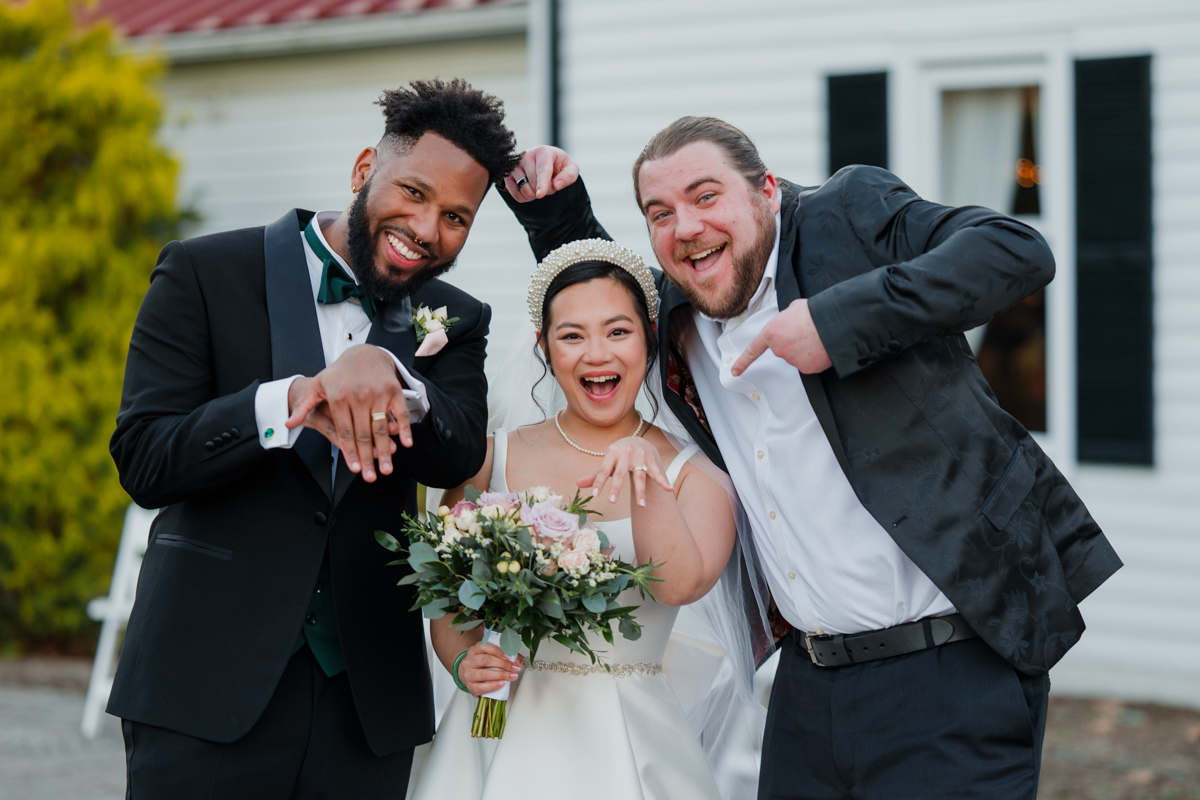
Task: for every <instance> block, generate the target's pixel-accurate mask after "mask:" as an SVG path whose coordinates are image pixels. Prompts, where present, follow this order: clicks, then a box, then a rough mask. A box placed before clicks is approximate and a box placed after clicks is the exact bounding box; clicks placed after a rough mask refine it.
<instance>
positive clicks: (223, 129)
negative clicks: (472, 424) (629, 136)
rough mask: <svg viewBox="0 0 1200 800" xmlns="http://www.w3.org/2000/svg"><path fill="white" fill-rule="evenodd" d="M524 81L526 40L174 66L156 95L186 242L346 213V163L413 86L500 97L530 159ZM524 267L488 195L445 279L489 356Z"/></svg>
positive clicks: (520, 238) (513, 236)
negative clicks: (466, 86)
mask: <svg viewBox="0 0 1200 800" xmlns="http://www.w3.org/2000/svg"><path fill="white" fill-rule="evenodd" d="M526 74H527V69H526V51H525V37H524V36H523V35H509V36H496V37H485V38H478V39H466V40H458V41H439V42H430V43H422V44H404V45H399V46H395V47H377V48H373V49H367V50H342V51H339V52H333V53H309V54H305V55H295V56H279V57H272V58H256V59H244V60H222V61H207V62H199V63H184V64H178V65H176V66H174V67H172V68H171V69H170V71H169V72H168V74H167V75H166V77H165V78H164V80H163V84H162V91H163V94H164V96H165V98H166V101H167V115H166V124H165V126H164V129H163V132H162V136H163V138H164V140H165V141H166V142H167V144H168V145H169V146H170V147H171V148H172V149H173V150H174V152H175V153H176V154H178V156H179V157H180V159H181V161H182V164H183V174H182V178H181V189H180V194H181V198H182V200H183V202H185V203H190V204H191V205H192V207H193V208H194V209H195V210H196V211H197V212H198V213H199V215H200V222H199V224H198V225H197V226H196V227H195V228H194V229H193V230H192V231H190V233H193V234H202V233H211V232H213V231H222V230H229V229H233V228H241V227H247V226H253V225H263V224H265V223H269V222H271V221H273V220H275V219H277V218H278V217H279V216H280V215H281V214H283V213H284V212H286V211H287V210H288V209H290V208H293V207H300V208H309V209H323V208H345V207H346V206H347V205H349V203H350V202H351V200H352V195H351V193H350V171H351V168H352V166H353V164H354V159H355V158H356V157H357V155H358V153H359V152H360V151H361V150H362V149H363V148H364V147H369V146H372V145H374V144H375V143H376V142H378V141H379V138H380V136H381V135H382V133H383V115H382V109H381V108H380V107H379V106H377V105H375V104H374V103H375V101H376V100H378V99H379V96H380V94H381V92H382V90H383V89H386V88H395V87H397V86H400V85H402V84H406V83H407V82H408V81H411V80H414V79H417V78H433V77H441V78H452V77H462V78H465V79H467V80H468V81H469V82H470V83H471V84H472V85H474V86H476V87H477V88H480V89H483V90H485V91H488V92H491V93H492V94H495V95H496V96H498V97H500V98H501V99H503V100H504V102H505V108H506V110H507V112H508V117H507V120H508V122H509V124H510V125H511V126H512V128H513V130H514V131H515V132H516V134H517V137H518V140H519V142H520V144H521V146H522V147H528V146H530V145H531V144H533V142H531V141H530V138H531V134H530V133H529V129H530V124H531V123H530V120H531V117H532V112H531V109H530V107H529V102H528V99H527V98H528V94H529V91H528V81H527V78H526ZM532 267H533V257H532V256H531V255H530V252H529V246H528V244H527V242H526V239H525V236H524V233H523V232H522V230H521V228H520V226H519V225H518V224H517V223H516V222H515V220H514V219H513V217H512V214H511V213H509V211H508V209H507V208H506V207H505V206H504V203H503V202H502V201H501V200H500V199H499V198H498V197H497V196H496V195H495V192H494V191H489V192H488V196H487V199H486V200H485V201H484V204H483V207H482V208H481V209H480V212H479V216H478V218H477V220H476V224H475V226H474V227H473V229H472V231H471V235H470V238H469V239H468V242H467V245H466V247H465V248H464V249H463V251H462V254H461V256H460V257H459V260H458V265H457V267H456V268H455V269H454V270H453V271H451V272H450V273H449V274H448V275H447V279H448V280H449V281H450V282H452V283H454V284H456V285H458V286H460V287H462V288H464V289H465V290H467V291H468V292H470V293H471V294H473V295H474V296H476V297H478V298H480V299H482V300H484V301H486V302H488V303H490V304H491V305H492V311H493V321H492V336H491V337H490V338H491V345H490V354H494V353H497V352H498V353H499V355H500V357H501V358H502V357H503V355H504V352H505V349H504V344H505V343H506V342H507V341H508V340H509V338H510V337H511V334H512V332H513V331H514V330H515V328H516V325H517V323H518V322H519V321H520V319H521V312H522V309H523V308H524V291H525V280H524V276H526V275H528V274H529V272H530V270H531V269H532ZM494 361H498V359H494Z"/></svg>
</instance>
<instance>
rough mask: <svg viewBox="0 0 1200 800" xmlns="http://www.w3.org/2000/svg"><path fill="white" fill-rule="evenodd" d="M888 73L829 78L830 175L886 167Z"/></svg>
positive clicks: (832, 76)
mask: <svg viewBox="0 0 1200 800" xmlns="http://www.w3.org/2000/svg"><path fill="white" fill-rule="evenodd" d="M887 156H888V128H887V73H886V72H875V73H871V74H868V75H830V76H829V174H830V175H832V174H833V173H835V172H837V171H838V170H839V169H841V168H842V167H845V166H848V165H850V164H868V165H870V166H873V167H883V168H884V169H887V165H888V159H887Z"/></svg>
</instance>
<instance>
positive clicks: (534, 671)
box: [410, 429, 720, 800]
mask: <svg viewBox="0 0 1200 800" xmlns="http://www.w3.org/2000/svg"><path fill="white" fill-rule="evenodd" d="M494 436H495V439H494V441H495V446H494V454H495V455H494V457H493V460H492V476H491V481H490V486H489V489H490V491H493V492H507V491H509V487H508V482H507V480H506V479H505V465H506V462H507V455H508V437H507V434H506V433H505V431H504V430H503V429H501V430H497V431H496V432H495V434H494ZM694 452H695V448H694V447H689V448H687V449H685V450H683V451H681V452H680V453H679V454H678V455H677V456H676V457H675V458H674V459H673V460H672V462H671V464H670V465H669V467H668V468H667V477H668V478H669V479H670V481H671V482H672V483H674V482H675V479H676V477H677V476H678V475H679V470H680V469H681V468H682V467H683V465H684V463H685V462H686V461H687V460H688V458H689V457H691V456H692V454H693V453H694ZM518 488H526V487H518ZM596 524H597V526H598V527H599V528H601V529H602V530H603V531H604V533H605V535H607V536H608V540H609V542H610V544H612V545H613V546H614V547H615V548H616V550H615V553H614V555H615V556H616V557H618V558H621V559H623V560H625V561H628V562H631V563H633V562H635V561H636V554H635V553H634V546H633V525H632V523H631V522H630V520H629V519H623V520H612V521H608V522H602V521H598V522H597V523H596ZM620 602H621V604H622V605H640V606H641V608H640V609H639V611H638V612H637V614H636V615H635V616H636V619H637V621H638V622H639V623H640V624H641V626H642V635H641V638H639V639H638V640H637V641H630V640H628V639H626V638H625V637H623V636H622V635H621V634H620V633H618V632H615V631H614V637H613V638H614V644H613V645H609V644H608V643H607V642H606V641H604V639H603V638H601V637H600V636H593V637H592V640H591V646H592V648H593V649H594V650H595V651H596V652H597V653H598V654H600V655H601V657H602V658H603V659H604V660H605V661H606V662H607V663H608V664H609V665H610V666H611V667H612V672H611V673H608V672H605V671H604V668H603V667H601V666H599V665H593V664H592V663H591V660H590V659H589V658H588V657H587V656H583V655H580V654H578V653H574V652H572V651H571V650H568V649H567V648H565V647H563V646H562V645H560V644H558V643H557V642H554V641H549V640H547V641H544V642H542V644H541V645H540V646H539V647H538V654H537V661H538V663H537V664H534V665H530V666H527V667H526V668H525V670H524V673H523V674H522V676H521V678H520V680H519V681H517V683H516V684H515V685H514V686H513V690H512V693H511V695H510V697H509V701H508V722H507V727H506V729H505V731H504V737H503V738H502V739H473V738H471V718H472V716H473V715H474V713H475V706H476V703H477V700H476V699H475V698H474V697H472V696H471V695H468V694H466V693H465V692H457V693H456V694H455V696H454V697H453V699H452V700H451V701H450V704H449V706H448V707H447V708H446V711H445V713H444V714H443V716H442V720H441V724H440V725H439V727H438V730H437V734H436V736H435V737H434V741H433V746H432V747H431V748H430V750H429V754H428V757H427V758H426V760H425V762H424V764H418V763H414V764H413V770H414V771H418V770H419V772H420V774H419V777H417V779H416V782H415V786H414V789H413V792H412V794H411V795H410V797H411V798H412V800H540V798H560V797H570V798H572V800H613V798H620V800H718V798H719V797H720V795H719V793H718V790H717V786H716V784H715V783H714V781H713V777H712V773H711V771H710V768H709V765H708V763H707V762H706V760H705V757H704V751H703V750H702V749H701V746H700V742H699V741H698V740H697V738H696V735H695V734H694V733H693V732H692V729H691V727H689V725H688V720H687V718H686V717H685V716H684V712H683V710H682V708H681V707H680V705H679V702H678V701H677V700H676V698H675V695H674V694H672V691H671V687H670V686H669V685H668V683H667V678H666V676H664V675H663V672H662V661H663V655H664V653H665V652H666V650H667V644H668V641H669V639H670V637H671V628H672V627H673V626H674V624H675V617H676V614H677V613H678V609H677V608H673V607H671V606H664V605H659V604H658V603H656V602H654V601H653V600H650V599H649V598H647V599H644V600H643V599H642V597H641V595H640V594H639V593H638V592H637V590H636V589H634V590H628V591H626V592H625V593H623V594H622V595H621V599H620ZM526 657H528V654H526Z"/></svg>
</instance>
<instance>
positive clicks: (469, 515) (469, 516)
mask: <svg viewBox="0 0 1200 800" xmlns="http://www.w3.org/2000/svg"><path fill="white" fill-rule="evenodd" d="M454 524H455V526H456V527H457V528H458V529H459V530H460V531H465V530H469V529H470V527H471V526H472V525H474V524H475V512H474V511H464V512H462V513H461V514H459V515H458V519H456V520H455V521H454Z"/></svg>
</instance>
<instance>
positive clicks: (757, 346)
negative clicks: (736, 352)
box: [731, 331, 770, 378]
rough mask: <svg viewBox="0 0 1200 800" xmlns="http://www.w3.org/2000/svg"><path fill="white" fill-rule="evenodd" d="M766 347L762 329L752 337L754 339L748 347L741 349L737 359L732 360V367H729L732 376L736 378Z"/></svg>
mask: <svg viewBox="0 0 1200 800" xmlns="http://www.w3.org/2000/svg"><path fill="white" fill-rule="evenodd" d="M768 349H770V345H769V344H767V337H766V331H763V332H762V333H760V334H759V335H758V336H755V337H754V341H753V342H751V343H750V345H749V347H747V348H746V349H745V350H743V351H742V354H741V355H740V356H738V360H737V361H735V362H733V368H732V369H731V372H732V373H733V377H735V378H736V377H738V376H739V375H741V374H742V373H743V372H745V371H746V368H747V367H749V366H750V365H751V364H753V363H754V360H755V359H756V358H758V357H759V356H761V355H762V354H763V353H765V352H766V351H767V350H768Z"/></svg>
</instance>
